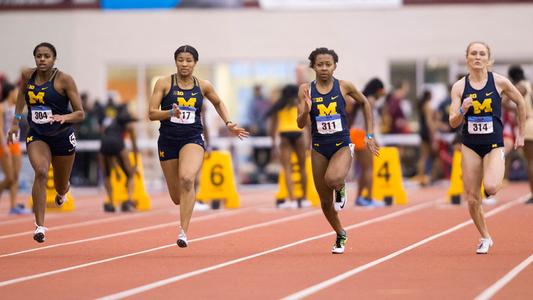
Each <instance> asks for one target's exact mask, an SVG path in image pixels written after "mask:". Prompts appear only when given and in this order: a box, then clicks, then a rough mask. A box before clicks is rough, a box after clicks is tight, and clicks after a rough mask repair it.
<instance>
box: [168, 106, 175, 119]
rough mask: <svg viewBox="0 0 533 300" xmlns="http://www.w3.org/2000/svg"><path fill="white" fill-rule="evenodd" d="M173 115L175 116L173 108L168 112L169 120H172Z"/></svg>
mask: <svg viewBox="0 0 533 300" xmlns="http://www.w3.org/2000/svg"><path fill="white" fill-rule="evenodd" d="M173 115H174V108H171V109H170V110H169V111H168V117H169V118H172V116H173Z"/></svg>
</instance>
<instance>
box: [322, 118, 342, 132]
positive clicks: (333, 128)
mask: <svg viewBox="0 0 533 300" xmlns="http://www.w3.org/2000/svg"><path fill="white" fill-rule="evenodd" d="M316 129H317V131H318V133H320V134H332V133H335V132H338V131H342V122H341V116H340V115H338V114H337V115H330V116H321V117H316Z"/></svg>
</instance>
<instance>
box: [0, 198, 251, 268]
mask: <svg viewBox="0 0 533 300" xmlns="http://www.w3.org/2000/svg"><path fill="white" fill-rule="evenodd" d="M242 210H247V209H246V208H243V209H242ZM242 210H240V211H224V212H221V213H219V214H210V215H203V216H200V217H197V218H195V219H193V220H191V221H192V222H191V223H196V222H198V221H205V220H210V219H217V218H219V217H227V216H232V215H235V214H240V213H242ZM178 224H179V221H172V222H167V223H163V224H157V225H151V226H146V227H140V228H137V229H132V230H127V231H121V232H115V233H110V234H106V235H100V236H95V237H91V238H86V239H81V240H75V241H70V242H64V243H58V244H53V245H48V246H44V247H37V248H30V249H26V250H21V251H17V252H12V253H6V254H0V258H2V257H8V256H14V255H19V254H23V253H29V252H35V251H41V250H46V249H50V248H57V247H61V246H68V245H75V244H81V243H85V242H92V241H98V240H103V239H108V238H113V237H117V236H122V235H128V234H133V233H139V232H143V231H148V230H154V229H159V228H164V227H168V226H172V225H178ZM32 233H33V231H32Z"/></svg>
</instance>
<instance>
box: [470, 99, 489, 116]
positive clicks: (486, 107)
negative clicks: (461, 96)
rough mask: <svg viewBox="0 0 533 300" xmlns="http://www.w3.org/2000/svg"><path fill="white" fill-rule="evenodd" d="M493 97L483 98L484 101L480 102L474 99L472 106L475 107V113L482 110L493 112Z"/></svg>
mask: <svg viewBox="0 0 533 300" xmlns="http://www.w3.org/2000/svg"><path fill="white" fill-rule="evenodd" d="M491 104H492V99H491V98H486V99H485V100H483V103H480V102H479V101H477V100H474V101H472V106H473V107H474V114H476V115H477V114H480V113H481V112H482V111H484V112H492V105H491Z"/></svg>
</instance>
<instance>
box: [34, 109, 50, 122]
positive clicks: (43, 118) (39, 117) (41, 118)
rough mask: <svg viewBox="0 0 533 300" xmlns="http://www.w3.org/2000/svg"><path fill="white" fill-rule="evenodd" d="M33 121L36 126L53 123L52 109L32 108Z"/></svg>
mask: <svg viewBox="0 0 533 300" xmlns="http://www.w3.org/2000/svg"><path fill="white" fill-rule="evenodd" d="M31 120H32V121H33V122H34V123H36V124H46V123H50V122H51V121H52V109H51V108H50V107H47V106H34V107H32V108H31Z"/></svg>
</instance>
